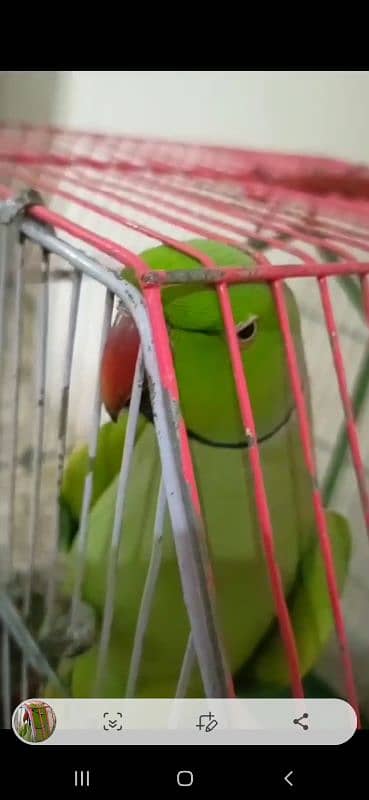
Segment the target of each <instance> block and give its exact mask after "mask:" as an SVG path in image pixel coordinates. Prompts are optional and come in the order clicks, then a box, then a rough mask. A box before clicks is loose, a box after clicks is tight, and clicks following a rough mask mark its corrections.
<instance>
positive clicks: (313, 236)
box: [0, 126, 369, 727]
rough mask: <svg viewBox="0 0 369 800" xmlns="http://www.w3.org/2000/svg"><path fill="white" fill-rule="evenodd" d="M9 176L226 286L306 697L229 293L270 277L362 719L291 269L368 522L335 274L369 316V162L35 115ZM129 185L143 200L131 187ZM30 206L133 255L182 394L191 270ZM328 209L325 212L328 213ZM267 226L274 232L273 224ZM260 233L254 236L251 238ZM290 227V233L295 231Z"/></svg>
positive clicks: (368, 498) (10, 134)
mask: <svg viewBox="0 0 369 800" xmlns="http://www.w3.org/2000/svg"><path fill="white" fill-rule="evenodd" d="M41 134H42V135H41ZM32 137H33V138H32ZM43 137H44V139H43ZM17 139H18V140H19V141H17ZM40 143H41V144H40ZM83 144H85V145H87V153H84V152H83ZM94 148H95V149H96V150H97V151H98V153H97V155H96V156H94V154H93V153H94ZM91 151H92V152H91ZM91 172H92V173H93V175H92V176H91V174H90V173H91ZM173 179H174V182H173ZM195 179H196V180H195ZM194 180H195V183H194ZM201 180H202V181H205V180H207V181H209V182H210V184H211V187H212V188H211V189H209V190H206V188H205V189H204V188H203V187H201V185H200V186H199V182H200V181H201ZM0 181H4V182H5V183H6V185H0V197H1V198H3V199H5V198H6V197H8V196H10V194H12V193H13V191H14V190H15V188H16V187H21V186H32V187H33V188H35V189H39V190H40V191H44V192H46V193H47V195H49V194H50V195H51V196H52V197H58V198H63V199H65V200H67V201H68V202H70V203H71V204H72V206H75V207H79V208H83V209H86V210H88V211H90V212H92V213H94V214H95V215H96V217H97V218H105V219H109V220H111V221H113V222H116V223H117V224H118V225H119V226H123V227H126V228H131V229H133V230H136V231H138V232H140V233H142V234H144V235H145V236H147V237H149V238H152V239H155V240H157V241H158V242H161V243H163V244H167V245H171V246H172V247H174V248H176V249H178V250H179V251H181V252H183V253H186V254H188V255H190V256H192V257H193V258H195V259H196V260H197V261H198V263H199V270H198V271H197V270H196V271H194V273H192V274H191V280H192V281H206V282H209V283H214V284H215V286H216V291H217V294H218V298H219V302H220V307H221V310H222V315H223V320H224V326H225V331H226V337H227V341H228V346H229V353H230V358H231V363H232V367H233V373H234V379H235V385H236V388H237V394H238V399H239V405H240V411H241V415H242V420H243V425H244V428H245V431H246V433H247V436H248V438H249V442H250V448H249V454H250V463H251V467H252V474H253V480H254V492H255V499H256V505H257V510H258V517H259V523H260V529H261V535H262V539H263V546H264V552H265V556H266V561H267V565H268V570H269V577H270V581H271V586H272V590H273V596H274V601H275V607H276V614H277V618H278V621H279V626H280V631H281V636H282V639H283V642H284V646H285V650H286V655H287V659H288V664H289V671H290V677H291V686H292V690H293V694H294V696H295V697H303V696H304V691H303V683H302V680H301V675H300V670H299V664H298V654H297V649H296V644H295V640H294V634H293V629H292V625H291V620H290V617H289V612H288V608H287V603H286V599H285V597H284V593H283V587H282V581H281V576H280V573H279V567H278V563H277V561H276V556H275V549H274V538H273V530H272V524H271V519H270V514H269V508H268V500H267V495H266V491H265V485H264V480H263V473H262V467H261V461H260V456H259V451H258V445H257V441H256V438H255V426H254V418H253V410H252V408H251V403H250V398H249V394H248V388H247V385H246V380H245V376H244V372H243V369H242V363H241V358H240V353H239V348H238V343H237V337H236V333H235V326H234V320H233V313H232V308H231V302H230V298H229V292H228V287H229V286H230V285H231V284H233V283H237V282H255V281H256V282H259V281H267V282H268V283H269V284H270V285H271V287H272V291H273V295H274V299H275V303H276V307H277V311H278V315H279V320H280V324H281V330H282V333H283V337H284V343H285V350H286V359H287V364H288V369H289V373H290V380H291V386H292V390H293V394H294V398H295V402H296V407H297V412H298V419H299V426H300V433H301V440H302V444H303V451H304V457H305V462H306V465H307V467H308V470H309V473H310V476H311V480H312V503H313V507H314V511H315V518H316V523H317V530H318V534H319V540H320V547H321V551H322V555H323V558H324V563H325V569H326V576H327V582H328V587H329V593H330V597H331V603H332V608H333V613H334V619H335V625H336V631H337V637H338V641H339V645H340V650H341V655H342V665H343V672H344V676H345V685H346V692H347V698H348V700H349V702H350V703H351V704H352V706H353V707H354V708H355V711H356V713H357V716H358V724H359V727H360V713H359V705H358V699H357V690H356V685H355V677H354V670H353V665H352V659H351V655H350V649H349V645H348V640H347V634H346V628H345V622H344V617H343V612H342V608H341V601H340V598H339V593H338V589H337V583H336V577H335V570H334V563H333V558H332V553H331V549H330V543H329V537H328V533H327V523H326V520H325V515H324V510H323V501H322V497H321V492H320V490H319V488H318V483H317V471H316V465H315V461H314V455H313V435H312V431H311V429H310V423H309V419H308V413H307V409H306V404H305V399H304V395H303V392H302V389H301V379H300V375H299V369H298V366H297V358H296V353H295V349H294V344H293V340H292V335H291V331H290V328H289V322H288V317H287V310H286V307H285V302H284V298H283V294H282V287H281V281H283V280H284V279H285V278H287V277H288V278H291V277H296V278H298V277H311V278H312V279H315V281H316V283H317V285H318V287H319V292H320V297H321V303H322V308H323V312H324V317H325V322H326V327H327V330H328V333H329V336H330V342H331V348H332V357H333V363H334V367H335V371H336V375H337V381H338V386H339V391H340V396H341V401H342V404H343V408H344V412H345V418H346V424H347V431H348V438H349V443H350V448H351V453H352V458H353V463H354V467H355V472H356V478H357V482H358V486H359V491H360V497H361V502H362V507H363V514H364V518H365V521H366V526H367V529H368V532H369V495H368V489H367V485H366V484H367V481H366V477H365V472H364V465H363V459H362V456H361V448H360V441H359V436H358V432H357V428H356V422H355V417H354V413H353V408H352V403H351V399H350V395H349V391H348V387H347V381H346V377H345V367H344V361H343V355H342V350H341V345H340V341H339V336H338V330H337V326H336V322H335V318H334V313H333V307H332V302H331V299H330V293H329V287H328V279H329V277H332V276H342V277H343V276H360V280H361V291H362V304H363V310H364V313H365V316H366V321H367V323H368V326H369V259H368V260H367V261H364V262H363V261H359V260H358V259H357V258H356V257H353V256H352V253H351V252H350V250H349V249H348V247H357V248H360V249H361V250H363V251H365V252H367V251H369V169H368V168H366V167H356V166H352V167H351V166H350V167H348V165H347V164H345V163H344V162H340V161H333V160H329V159H309V158H307V157H298V156H281V155H279V154H276V155H270V154H267V153H252V152H248V151H242V150H232V149H229V148H215V147H214V148H207V147H203V146H197V147H190V146H189V145H184V144H181V143H179V144H172V143H168V142H155V141H154V142H145V141H141V140H139V139H133V138H130V139H128V138H127V139H125V138H124V137H113V136H110V137H107V136H104V135H102V134H94V135H90V134H87V133H85V132H68V131H62V130H59V129H53V128H44V129H42V130H41V131H40V129H36V130H34V129H32V128H30V127H27V126H24V127H23V129H21V130H19V129H18V130H14V129H12V128H7V127H6V126H3V127H0ZM225 182H228V183H230V184H232V186H233V187H234V193H237V192H238V197H237V198H235V197H228V196H227V192H223V196H221V195H222V186H223V184H224V183H225ZM65 185H69V186H70V187H71V190H70V191H69V190H66V189H65V188H64V187H65ZM84 190H88V191H89V192H90V193H91V192H93V195H94V199H93V200H89V199H86V197H84V196H81V191H82V192H83V191H84ZM236 190H237V192H236ZM130 195H133V197H134V198H137V199H132V196H130ZM96 198H97V199H96ZM105 200H111V201H113V202H114V203H116V204H118V205H122V206H124V207H129V208H130V209H131V210H132V212H133V216H132V217H131V216H129V217H128V216H126V214H123V213H118V212H116V211H111V210H110V209H108V208H106V207H105V206H104V201H105ZM287 200H288V201H289V204H290V205H289V207H288V208H286V207H285V204H286V201H287ZM156 201H159V205H160V209H159V208H158V207H155V205H154V203H155V202H156ZM186 201H187V202H188V203H192V204H193V203H197V204H198V205H199V207H200V208H201V209H202V210H201V211H198V210H196V209H193V208H191V206H190V205H186ZM135 212H142V213H148V214H149V215H151V216H153V217H154V218H155V219H157V220H160V221H162V222H165V223H170V224H173V225H175V226H176V227H178V228H180V229H181V230H183V231H188V232H191V233H192V234H194V233H195V234H197V235H199V236H203V237H207V238H213V239H215V240H219V241H222V242H225V243H228V244H232V245H234V246H236V247H238V248H239V249H243V250H244V251H245V252H248V253H250V254H251V255H252V257H253V258H254V260H255V263H256V266H255V267H254V268H252V269H250V270H248V271H245V270H243V269H239V268H238V266H237V264H235V265H234V266H233V267H231V268H227V269H226V270H219V269H218V267H217V265H216V264H215V263H214V262H213V261H212V260H211V259H209V258H207V257H206V256H204V254H203V253H201V252H199V251H197V250H196V249H195V248H193V247H190V246H189V245H188V244H186V243H185V242H182V241H180V240H179V239H177V238H175V237H172V236H169V235H164V234H163V233H162V231H161V230H160V227H158V228H157V229H156V228H153V227H150V226H147V225H145V224H143V223H141V222H139V221H137V220H136V219H135V218H134V213H135ZM343 212H345V214H346V217H347V220H348V222H347V224H342V222H341V223H340V222H338V221H337V216H335V215H337V213H339V214H342V213H343ZM29 214H30V215H31V216H32V217H33V218H34V219H36V220H39V221H40V222H44V223H48V224H50V225H52V226H54V227H55V229H56V230H61V231H64V232H66V233H67V234H69V235H70V236H72V237H73V238H74V239H76V240H78V241H80V242H84V243H86V244H89V245H92V246H93V247H94V248H96V250H98V251H99V252H101V253H105V254H106V255H108V256H112V257H113V258H114V259H115V260H116V261H117V262H118V263H119V264H124V265H127V266H130V267H132V268H133V269H134V270H135V271H136V274H137V276H138V278H139V280H140V284H141V288H142V291H143V293H144V296H145V299H146V304H147V309H148V313H149V317H150V321H151V324H152V330H153V333H154V339H155V347H156V354H157V359H158V364H159V368H160V375H161V380H162V383H163V386H164V387H165V388H166V389H167V391H168V393H169V396H170V397H171V398H172V400H173V401H174V402H176V403H178V401H179V393H178V386H177V381H176V375H175V370H174V366H173V360H172V355H171V351H170V346H169V339H168V335H167V330H166V324H165V319H164V313H163V307H162V301H161V288H162V287H163V286H165V285H167V284H168V283H170V282H175V281H176V280H177V281H179V280H180V279H181V276H180V275H173V273H171V274H169V273H165V272H164V271H163V272H155V273H152V272H150V271H149V269H148V268H147V266H146V265H145V264H144V263H143V261H142V260H141V259H140V258H139V257H138V256H137V255H136V254H135V253H134V252H133V251H130V250H128V249H127V248H125V247H123V246H121V245H120V244H118V243H117V242H116V241H114V240H112V239H107V238H104V237H103V236H100V235H98V234H97V233H96V232H95V231H93V230H91V229H90V228H86V227H82V226H81V225H78V224H76V223H74V222H73V221H72V219H67V218H66V217H63V216H62V215H61V214H58V213H56V212H54V211H53V210H52V209H51V208H49V207H47V206H45V207H43V206H33V207H31V208H30V209H29ZM217 214H225V215H226V216H227V217H228V218H231V220H232V221H230V219H228V220H224V219H222V218H219V217H217V216H216V215H217ZM319 215H323V219H322V218H321V217H320V218H319ZM325 215H326V216H325ZM346 217H345V219H346ZM348 223H349V224H348ZM245 224H246V227H245ZM209 225H210V227H207V226H209ZM211 226H214V227H216V226H217V227H218V228H221V229H222V230H223V231H225V232H226V233H222V232H216V231H214V230H213V229H212V228H211ZM252 231H253V233H252ZM263 231H264V234H263ZM268 231H271V235H270V234H268V233H267V232H268ZM248 237H249V238H250V241H251V244H250V242H248V243H247V244H245V240H247V239H248ZM282 237H284V238H282ZM286 237H290V238H291V240H292V241H291V243H289V241H288V240H286ZM255 240H257V242H258V243H259V244H260V243H267V244H268V245H269V246H272V247H273V246H274V247H277V248H278V249H279V250H281V251H283V252H284V253H286V263H285V264H283V265H279V266H273V264H272V263H271V262H270V260H269V259H268V257H267V256H266V255H265V253H263V252H259V250H258V248H257V247H256V246H254V245H255ZM294 240H298V241H299V242H302V243H304V244H307V245H313V246H315V247H319V248H326V249H327V250H329V251H330V252H331V253H333V254H334V255H335V256H336V257H338V259H339V262H338V263H329V264H323V263H319V262H317V260H316V259H314V258H313V257H312V256H311V255H308V254H307V253H306V252H305V251H304V250H303V249H302V248H301V246H300V247H299V246H296V244H295V243H294ZM337 242H338V244H337ZM288 256H291V257H293V258H294V259H296V258H297V259H299V260H300V262H301V263H300V264H299V265H296V263H294V262H293V263H288ZM179 435H180V447H181V462H182V468H183V475H184V479H185V481H186V483H187V485H188V486H189V488H190V493H191V498H192V501H193V504H194V507H195V509H196V510H197V512H198V514H199V515H200V514H201V506H200V500H199V495H198V490H197V485H196V479H195V474H194V469H193V464H192V459H191V453H190V448H189V442H188V436H187V432H186V428H185V424H184V421H183V419H182V418H181V419H180V427H179ZM233 691H234V690H233V687H229V693H230V696H232V694H233Z"/></svg>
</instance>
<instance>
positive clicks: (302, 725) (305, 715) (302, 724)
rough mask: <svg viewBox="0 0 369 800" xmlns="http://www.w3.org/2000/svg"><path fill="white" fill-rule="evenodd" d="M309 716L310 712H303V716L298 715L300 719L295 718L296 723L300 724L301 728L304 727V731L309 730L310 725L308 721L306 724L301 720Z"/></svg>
mask: <svg viewBox="0 0 369 800" xmlns="http://www.w3.org/2000/svg"><path fill="white" fill-rule="evenodd" d="M308 716H309V714H306V713H305V714H302V716H301V717H298V719H294V720H293V723H294V725H300V728H303V730H304V731H308V730H309V726H308V725H307V724H306V723H305V724H304V723H303V722H301V720H302V719H308Z"/></svg>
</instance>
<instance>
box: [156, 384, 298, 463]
mask: <svg viewBox="0 0 369 800" xmlns="http://www.w3.org/2000/svg"><path fill="white" fill-rule="evenodd" d="M294 410H295V406H294V405H291V406H290V408H289V409H288V411H287V413H286V414H285V415H284V417H282V419H281V420H280V422H279V423H277V424H276V425H275V426H274V427H273V428H271V430H269V431H267V432H266V433H265V434H263V435H262V436H258V438H257V443H258V444H262V443H263V442H266V441H268V440H269V439H271V438H272V437H273V436H275V434H277V433H278V432H279V431H280V430H282V428H284V427H285V426H286V425H287V424H288V422H289V420H290V419H291V416H292V414H293V412H294ZM140 412H141V414H142V415H143V416H144V417H145V418H146V419H147V420H148V422H151V423H154V416H153V412H152V406H151V400H150V393H149V389H148V386H147V384H145V385H144V388H143V391H142V395H141V404H140ZM187 434H188V436H189V438H190V439H192V440H193V441H196V442H200V443H201V444H206V445H208V446H209V447H219V448H223V449H228V450H244V449H247V448H248V447H250V446H251V445H252V444H253V439H252V437H249V438H248V439H244V440H243V441H241V442H234V443H233V442H217V441H215V440H211V439H206V438H205V437H204V436H201V435H200V434H198V433H195V432H194V431H191V430H189V429H187Z"/></svg>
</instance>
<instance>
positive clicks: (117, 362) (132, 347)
mask: <svg viewBox="0 0 369 800" xmlns="http://www.w3.org/2000/svg"><path fill="white" fill-rule="evenodd" d="M139 348H140V337H139V334H138V331H137V328H136V325H135V323H134V321H133V319H132V318H131V317H130V316H129V314H128V313H127V312H126V311H125V310H123V311H121V312H119V313H118V316H117V318H116V320H115V322H114V325H113V326H112V328H111V330H110V332H109V334H108V337H107V340H106V343H105V347H104V352H103V356H102V362H101V372H100V386H101V399H102V402H103V404H104V406H105V408H106V411H107V412H108V414H109V415H110V417H111V419H112V420H113V421H114V422H116V421H117V419H118V416H119V413H120V412H121V410H122V409H123V408H124V407H125V406H126V405H127V403H128V401H129V399H130V396H131V393H132V385H133V379H134V374H135V368H136V361H137V356H138V352H139Z"/></svg>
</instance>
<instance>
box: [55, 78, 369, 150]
mask: <svg viewBox="0 0 369 800" xmlns="http://www.w3.org/2000/svg"><path fill="white" fill-rule="evenodd" d="M59 81H60V85H59V92H58V98H57V103H56V106H55V112H54V119H55V121H56V122H57V123H58V124H60V125H69V124H72V125H74V126H77V127H81V128H96V129H99V130H103V131H115V132H118V133H119V132H122V133H130V134H138V135H142V136H164V137H170V138H177V139H182V140H191V139H192V140H193V139H196V140H198V141H202V142H210V143H214V144H217V143H221V144H222V143H224V144H233V145H238V146H244V147H255V148H259V149H263V148H270V149H281V150H292V151H297V152H301V151H305V152H314V153H326V154H328V155H332V156H340V157H344V158H350V159H353V160H369V137H368V132H369V72H363V71H362V72H360V71H352V72H349V71H341V72H340V71H333V72H329V71H327V72H324V71H320V70H316V71H308V72H303V71H302V72H298V71H293V70H292V71H288V70H285V71H274V72H273V71H269V72H268V71H263V70H260V71H252V70H250V71H232V70H230V71H203V72H199V71H178V72H176V71H145V70H143V71H142V72H138V71H136V72H132V71H126V72H63V73H59Z"/></svg>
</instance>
